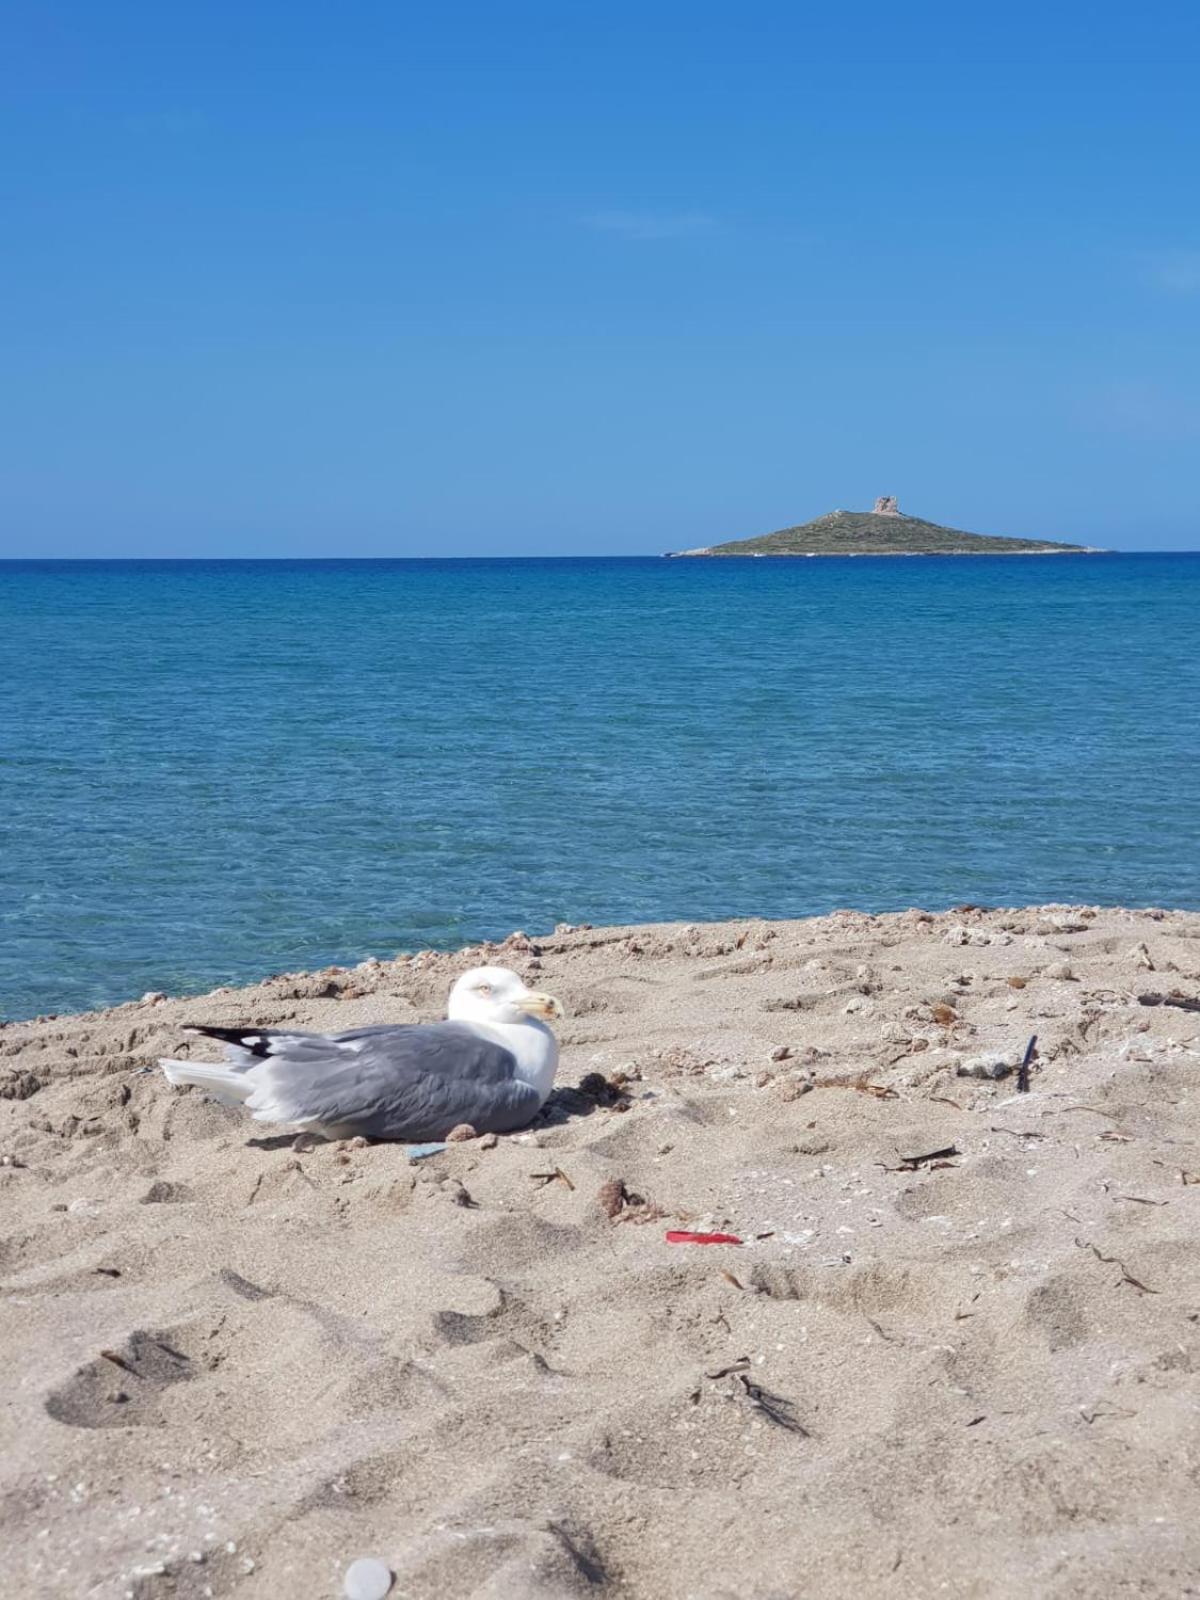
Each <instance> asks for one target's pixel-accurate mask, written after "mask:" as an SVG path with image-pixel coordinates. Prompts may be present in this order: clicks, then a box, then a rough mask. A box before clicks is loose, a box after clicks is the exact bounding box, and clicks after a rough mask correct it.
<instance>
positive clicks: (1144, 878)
mask: <svg viewBox="0 0 1200 1600" xmlns="http://www.w3.org/2000/svg"><path fill="white" fill-rule="evenodd" d="M0 682H2V683H3V685H4V693H3V696H2V703H0V830H2V832H3V839H2V841H0V843H2V855H0V1011H2V1012H3V1014H5V1015H7V1016H10V1017H18V1016H23V1015H29V1014H32V1013H34V1012H37V1011H43V1010H53V1011H65V1010H75V1009H79V1008H82V1007H87V1006H93V1005H98V1004H107V1003H112V1002H114V1001H117V1000H121V999H128V998H130V997H134V996H137V995H140V994H141V993H142V992H143V991H144V990H147V989H152V988H154V989H167V990H172V991H179V990H197V989H203V988H207V987H209V986H211V985H213V984H216V983H222V982H241V981H248V980H251V979H253V978H256V977H260V976H262V975H264V974H265V973H267V972H270V971H280V970H286V969H292V968H298V967H310V966H314V965H319V964H323V963H327V962H331V961H342V962H353V961H356V960H360V959H362V958H363V957H364V956H365V955H368V954H372V953H375V954H380V953H383V954H390V953H392V952H394V951H396V950H398V949H411V948H420V947H422V946H452V945H456V944H459V943H462V942H464V941H468V940H473V939H476V938H480V937H490V936H495V935H503V934H504V933H506V932H508V931H509V930H511V929H512V928H514V927H524V928H526V929H527V930H528V931H530V932H535V931H537V930H544V929H547V928H549V927H550V926H552V925H553V923H554V922H555V921H559V920H568V921H572V922H578V921H589V922H596V923H601V922H616V921H631V920H652V919H663V918H674V917H684V918H712V917H726V916H734V915H751V914H753V915H762V916H771V917H782V916H796V915H805V914H808V913H817V912H823V911H827V910H829V909H831V908H834V907H836V906H843V905H853V906H861V907H866V908H870V909H888V908H899V907H904V906H907V905H913V904H919V905H925V906H930V907H939V906H946V905H949V904H953V903H954V902H956V901H961V900H973V901H981V902H991V903H995V902H1008V903H1013V902H1026V901H1041V900H1054V899H1061V900H1083V901H1096V902H1122V903H1134V904H1141V905H1145V904H1160V905H1171V906H1191V907H1198V906H1200V855H1198V852H1197V841H1198V839H1200V782H1198V771H1197V768H1198V764H1200V763H1198V759H1197V758H1198V752H1200V556H1192V555H1181V556H1101V557H1090V558H1079V559H1057V558H1056V559H1050V558H1011V557H1010V558H995V559H993V558H984V559H970V560H965V559H958V560H955V559H924V560H919V561H917V560H912V561H904V560H887V559H874V560H872V559H857V560H813V561H804V560H799V561H770V560H766V561H711V562H708V561H663V560H653V559H651V560H609V561H589V560H576V561H411V562H408V561H399V562H357V561H356V562H159V563H155V562H111V563H104V562H95V563H91V562H80V563H68V562H63V563H52V562H46V563H37V562H26V563H4V564H0Z"/></svg>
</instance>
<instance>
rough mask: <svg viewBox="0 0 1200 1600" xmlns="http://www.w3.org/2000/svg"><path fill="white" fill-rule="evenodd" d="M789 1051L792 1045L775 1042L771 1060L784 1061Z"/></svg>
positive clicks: (790, 1051)
mask: <svg viewBox="0 0 1200 1600" xmlns="http://www.w3.org/2000/svg"><path fill="white" fill-rule="evenodd" d="M791 1053H792V1047H791V1045H790V1044H777V1045H776V1046H775V1048H774V1050H772V1051H771V1060H772V1061H786V1060H787V1058H788V1057H789V1056H790V1055H791Z"/></svg>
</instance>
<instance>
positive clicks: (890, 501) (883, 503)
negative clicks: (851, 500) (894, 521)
mask: <svg viewBox="0 0 1200 1600" xmlns="http://www.w3.org/2000/svg"><path fill="white" fill-rule="evenodd" d="M875 515H876V516H877V517H898V516H899V515H900V502H899V501H898V500H897V499H896V496H895V495H894V494H881V495H880V496H879V499H878V500H876V502H875Z"/></svg>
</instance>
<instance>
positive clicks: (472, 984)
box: [446, 967, 563, 1025]
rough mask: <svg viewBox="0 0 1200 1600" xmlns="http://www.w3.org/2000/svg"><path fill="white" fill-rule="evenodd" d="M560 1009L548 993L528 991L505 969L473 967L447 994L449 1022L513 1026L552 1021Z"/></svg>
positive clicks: (560, 1011) (521, 980)
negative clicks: (531, 1019) (532, 1021)
mask: <svg viewBox="0 0 1200 1600" xmlns="http://www.w3.org/2000/svg"><path fill="white" fill-rule="evenodd" d="M562 1014H563V1008H562V1006H561V1005H560V1004H559V1003H558V1001H557V1000H556V999H555V998H554V996H553V995H552V994H543V993H542V992H541V990H539V989H530V988H528V987H527V986H526V984H525V982H524V980H523V979H522V978H519V977H518V976H517V974H516V973H515V972H510V971H509V969H508V968H507V967H473V968H472V969H471V971H470V972H464V973H463V975H462V977H461V978H460V979H459V980H458V982H457V983H456V984H455V985H454V987H453V989H451V991H450V1000H449V1002H448V1004H447V1006H446V1015H447V1016H448V1017H449V1019H450V1021H451V1022H484V1023H489V1022H490V1023H492V1024H493V1025H495V1024H496V1023H513V1022H528V1021H529V1019H530V1018H531V1017H537V1018H539V1019H541V1020H543V1021H546V1022H553V1021H554V1020H555V1018H557V1017H561V1016H562Z"/></svg>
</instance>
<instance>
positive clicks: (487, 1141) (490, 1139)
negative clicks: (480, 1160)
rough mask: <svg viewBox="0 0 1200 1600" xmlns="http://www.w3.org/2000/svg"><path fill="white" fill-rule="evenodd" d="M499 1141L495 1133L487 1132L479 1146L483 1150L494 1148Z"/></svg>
mask: <svg viewBox="0 0 1200 1600" xmlns="http://www.w3.org/2000/svg"><path fill="white" fill-rule="evenodd" d="M499 1143H500V1141H499V1139H497V1137H496V1135H495V1134H494V1133H485V1134H484V1135H483V1137H482V1139H480V1141H479V1148H480V1149H481V1150H494V1149H495V1148H496V1146H497V1145H498V1144H499Z"/></svg>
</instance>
